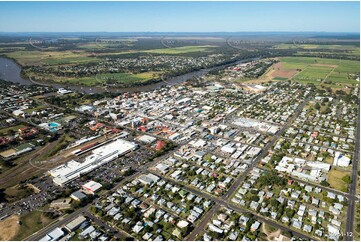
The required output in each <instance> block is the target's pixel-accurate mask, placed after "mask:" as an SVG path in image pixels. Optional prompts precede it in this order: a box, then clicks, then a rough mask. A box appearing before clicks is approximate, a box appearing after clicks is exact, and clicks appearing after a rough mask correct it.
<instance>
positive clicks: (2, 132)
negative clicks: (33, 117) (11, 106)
mask: <svg viewBox="0 0 361 242" xmlns="http://www.w3.org/2000/svg"><path fill="white" fill-rule="evenodd" d="M25 127H26V126H25V125H23V124H19V125H16V126H11V127H8V128H3V129H0V135H8V134H9V132H10V131H11V130H13V131H15V132H16V131H18V129H21V128H25Z"/></svg>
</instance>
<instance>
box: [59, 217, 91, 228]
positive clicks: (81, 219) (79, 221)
mask: <svg viewBox="0 0 361 242" xmlns="http://www.w3.org/2000/svg"><path fill="white" fill-rule="evenodd" d="M85 221H86V218H85V217H84V216H82V215H80V216H79V217H77V218H76V219H74V220H73V221H71V222H70V223H68V224H66V225H65V226H64V228H65V229H66V230H68V231H69V232H73V231H74V230H76V229H77V228H79V227H80V225H81V224H82V223H84V222H85Z"/></svg>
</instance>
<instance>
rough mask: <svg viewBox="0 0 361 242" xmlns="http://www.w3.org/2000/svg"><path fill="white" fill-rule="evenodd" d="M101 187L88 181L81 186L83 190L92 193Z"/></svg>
mask: <svg viewBox="0 0 361 242" xmlns="http://www.w3.org/2000/svg"><path fill="white" fill-rule="evenodd" d="M101 187H102V184H100V183H98V182H95V181H89V182H87V183H85V184H84V185H83V188H85V189H88V190H91V191H93V192H96V191H98V190H99V189H100V188H101Z"/></svg>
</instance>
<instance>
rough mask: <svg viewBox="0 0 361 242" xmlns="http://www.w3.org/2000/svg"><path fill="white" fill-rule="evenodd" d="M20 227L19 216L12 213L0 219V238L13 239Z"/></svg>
mask: <svg viewBox="0 0 361 242" xmlns="http://www.w3.org/2000/svg"><path fill="white" fill-rule="evenodd" d="M19 228H20V225H19V216H17V215H12V216H10V217H8V218H6V219H4V220H2V221H0V240H3V241H4V240H12V239H13V238H14V237H15V235H16V234H17V233H18V231H19Z"/></svg>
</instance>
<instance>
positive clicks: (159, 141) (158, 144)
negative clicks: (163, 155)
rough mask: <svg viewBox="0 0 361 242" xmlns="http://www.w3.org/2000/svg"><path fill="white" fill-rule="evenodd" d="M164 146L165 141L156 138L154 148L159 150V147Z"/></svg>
mask: <svg viewBox="0 0 361 242" xmlns="http://www.w3.org/2000/svg"><path fill="white" fill-rule="evenodd" d="M164 146H165V142H164V141H162V140H158V141H157V145H156V147H155V149H156V150H161V149H163V148H164Z"/></svg>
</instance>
